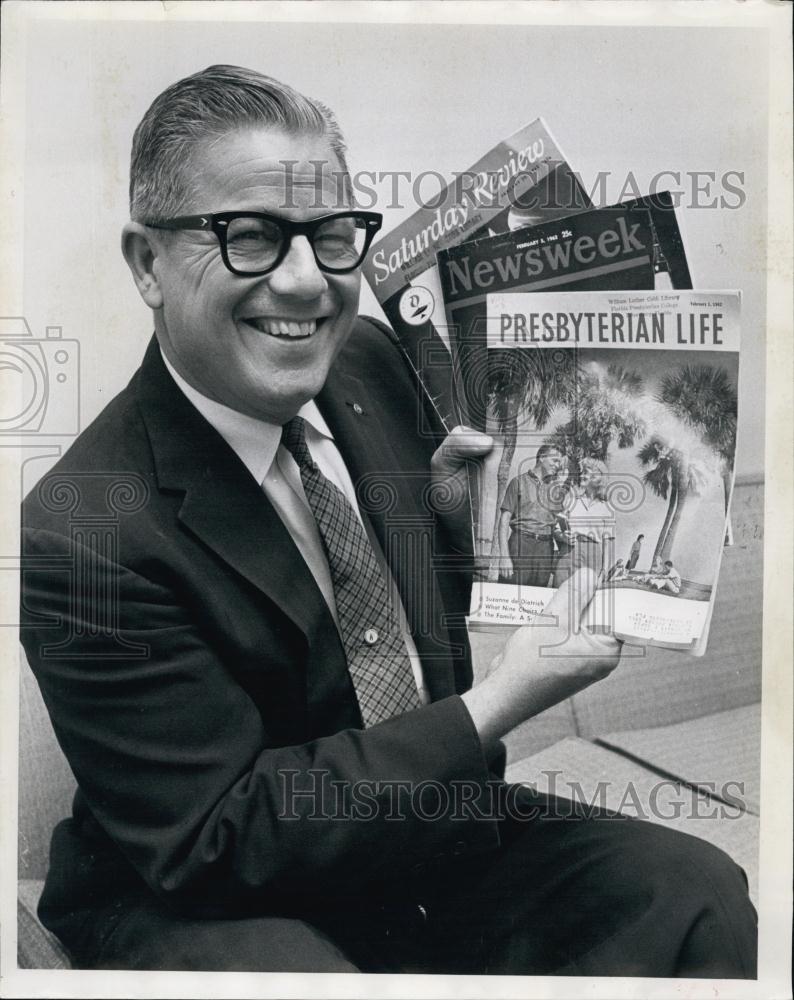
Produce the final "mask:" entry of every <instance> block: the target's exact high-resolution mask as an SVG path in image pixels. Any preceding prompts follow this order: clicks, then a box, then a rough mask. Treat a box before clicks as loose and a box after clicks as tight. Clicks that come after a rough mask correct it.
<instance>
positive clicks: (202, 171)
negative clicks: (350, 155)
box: [192, 128, 349, 211]
mask: <svg viewBox="0 0 794 1000" xmlns="http://www.w3.org/2000/svg"><path fill="white" fill-rule="evenodd" d="M192 160H193V166H194V168H195V181H196V183H195V185H194V190H196V192H197V194H198V195H199V197H203V198H204V199H205V200H206V198H207V197H209V198H211V200H212V202H213V204H212V205H211V206H207V207H205V208H204V209H202V210H205V211H209V210H210V209H214V210H218V207H219V206H218V205H217V204H215V202H217V201H218V200H219V199H220V200H221V201H224V200H225V201H229V199H232V200H233V201H234V202H235V203H234V204H231V203H229V206H228V207H231V208H237V207H240V208H243V207H251V208H254V207H256V206H257V205H259V204H260V202H263V201H264V202H265V203H266V207H267V208H268V209H275V208H283V209H285V210H289V209H291V208H307V207H313V206H316V207H317V208H323V209H326V210H329V211H330V210H341V209H343V208H345V207H347V206H348V204H349V199H348V191H349V181H348V178H347V175H346V172H345V171H344V170H343V168H342V166H341V164H340V163H339V159H338V158H337V156H336V154H335V153H334V151H333V150H332V149H331V147H330V145H329V144H328V140H327V139H326V138H325V137H324V136H320V135H313V134H308V135H303V134H300V135H289V134H287V133H284V132H281V131H279V130H275V129H265V128H259V129H254V128H252V129H244V130H240V129H238V130H234V131H230V132H228V133H225V134H224V135H221V136H216V137H213V138H212V139H211V140H203V141H201V142H199V143H197V145H196V147H195V149H194V151H193V156H192Z"/></svg>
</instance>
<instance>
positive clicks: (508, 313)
mask: <svg viewBox="0 0 794 1000" xmlns="http://www.w3.org/2000/svg"><path fill="white" fill-rule="evenodd" d="M739 309H740V295H739V293H738V292H726V291H680V292H679V291H671V292H669V291H645V292H639V293H638V292H610V291H596V292H562V293H558V292H540V293H534V294H526V293H505V294H493V295H489V296H488V298H487V328H486V337H487V351H488V355H489V358H491V359H492V360H493V361H494V362H495V363H494V364H493V365H492V366H491V372H492V373H493V372H496V373H498V377H497V378H495V379H492V381H491V383H490V384H491V392H490V397H489V400H488V407H487V410H488V412H487V418H488V419H487V421H486V427H487V429H488V430H489V431H490V432H492V433H493V434H494V436H495V438H496V439H497V448H496V449H495V452H494V455H493V457H492V459H491V461H490V462H489V463H488V465H487V466H486V467H485V469H484V471H483V473H482V475H481V484H480V493H479V505H478V524H477V530H476V534H477V540H478V541H477V555H478V557H479V564H480V566H481V567H482V574H481V576H482V577H483V578H482V579H480V580H479V581H478V582H477V583H475V585H474V588H473V592H472V603H471V613H470V617H469V627H470V629H475V630H476V629H482V628H494V627H496V628H498V627H500V626H503V625H511V626H514V625H516V624H521V623H523V622H526V621H529V620H530V619H531V617H532V616H533V615H534V614H536V613H537V612H539V611H540V610H541V609H542V608H543V606H544V605H545V604H546V602H547V601H548V599H549V598H550V596H551V592H552V590H551V588H553V587H558V586H560V585H561V584H563V583H564V582H565V580H566V579H568V577H570V576H571V574H572V573H573V572H575V571H576V570H577V569H579V568H589V569H591V570H593V572H595V573H596V575H597V579H598V590H597V592H596V597H595V598H594V600H593V602H592V605H591V607H590V609H589V611H588V616H587V619H586V621H587V624H588V626H589V627H591V628H593V629H595V630H600V631H609V632H613V633H614V634H615V635H616V636H618V637H619V638H622V639H624V640H627V641H631V642H634V643H640V644H648V645H655V646H662V647H667V648H674V649H681V650H687V651H689V652H692V653H694V654H695V655H701V654H702V653H703V652H704V651H705V644H706V638H707V632H708V624H709V619H710V615H711V609H712V607H713V601H714V593H715V587H716V582H717V575H718V572H719V565H720V558H721V553H722V547H723V539H724V534H725V525H726V519H727V512H728V508H729V505H730V497H731V490H732V483H733V466H734V453H735V447H736V421H737V379H738V365H739ZM550 376H551V377H550ZM508 397H511V398H510V399H508ZM511 412H512V413H513V414H514V417H513V419H512V420H511V421H510V422H505V419H504V418H505V414H508V413H511Z"/></svg>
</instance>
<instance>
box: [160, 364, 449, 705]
mask: <svg viewBox="0 0 794 1000" xmlns="http://www.w3.org/2000/svg"><path fill="white" fill-rule="evenodd" d="M161 353H162V352H161ZM162 358H163V363H164V364H165V367H166V368H167V369H168V371H169V373H170V375H171V377H172V378H173V380H174V381H175V382H176V384H177V385H178V386H179V388H180V389H181V390H182V392H183V393H184V395H185V396H186V397H187V399H188V400H189V401H190V402H191V403H192V404H193V406H195V408H196V409H197V410H198V411H199V413H200V414H201V415H202V416H203V417H204V419H205V420H206V421H207V422H208V423H209V424H210V425H211V426H212V427H214V428H215V430H216V431H217V432H218V433H219V434H220V435H221V437H222V438H223V439H224V440H225V441H226V443H227V444H228V445H229V447H230V448H231V449H232V450H233V451H234V452H235V453H236V455H237V456H238V458H239V459H240V461H241V462H242V463H243V465H244V466H245V467H246V469H248V471H249V472H250V473H251V475H252V476H253V477H254V479H255V480H256V482H257V483H259V485H260V486H261V487H262V489H263V490H264V493H265V496H266V497H267V498H268V500H269V501H270V502H271V504H272V505H273V507H274V508H275V510H276V513H277V514H278V516H279V517H280V518H281V520H282V522H283V523H284V526H285V528H286V529H287V531H289V533H290V535H291V536H292V540H293V541H294V542H295V545H296V546H297V548H298V551H299V552H300V554H301V555H302V556H303V559H304V561H305V562H306V565H307V566H308V567H309V571H310V572H311V574H312V576H313V577H314V580H315V582H316V583H317V586H318V587H319V589H320V593H321V594H322V595H323V597H324V599H325V603H326V604H327V605H328V608H329V610H330V612H331V614H332V615H333V617H334V621H335V622H336V627H337V629H338V628H339V619H338V617H337V613H336V601H335V599H334V587H333V583H332V581H331V570H330V568H329V566H328V560H327V559H326V557H325V550H324V549H323V543H322V539H321V538H320V532H319V529H318V528H317V522H316V521H315V519H314V515H313V514H312V512H311V508H310V507H309V502H308V500H307V499H306V494H305V493H304V490H303V483H302V482H301V477H300V470H299V469H298V464H297V462H296V461H295V459H294V458H293V457H292V455H291V454H290V453H289V452H288V451H287V449H286V448H284V447H283V445H282V444H281V427H280V426H279V425H278V424H270V423H267V422H265V421H264V420H258V419H257V418H256V417H249V416H248V415H247V414H245V413H239V412H238V411H237V410H233V409H231V407H228V406H225V405H224V404H223V403H217V402H216V401H215V400H213V399H210V398H209V397H208V396H205V395H203V393H200V392H198V391H197V390H196V389H194V388H193V386H192V385H190V384H188V383H187V382H186V381H185V379H184V378H182V376H181V375H180V374H179V372H177V371H176V370H175V369H174V367H173V365H172V364H171V363H170V362H169V361H168V359H167V358H166V357H165V355H162ZM298 416H301V417H303V419H304V421H305V422H306V444H307V445H308V448H309V452H310V454H311V456H312V458H313V459H314V461H315V462H316V463H317V465H318V466H319V468H320V471H321V472H322V474H323V475H324V476H325V477H326V479H329V480H330V481H331V482H332V483H333V484H334V485H335V486H337V487H338V488H339V489H340V490H341V491H342V492H343V493H344V495H345V497H346V498H347V499H348V501H349V502H350V505H351V506H352V508H353V510H354V511H355V513H356V516H357V517H358V519H359V520H360V521H361V523H362V525H363V526H364V528H365V530H366V531H367V534H368V536H369V539H370V542H371V543H372V548H373V551H374V552H375V556H376V558H377V560H378V562H379V564H380V566H381V569H382V571H383V574H384V578H385V580H386V582H387V584H388V586H389V589H390V593H391V600H392V605H393V607H394V609H395V611H396V613H397V617H398V621H399V625H400V630H401V632H402V635H403V639H404V640H405V646H406V649H407V651H408V655H409V657H410V660H411V669H412V670H413V674H414V679H415V681H416V687H417V690H418V691H419V697H420V699H421V701H422V703H423V704H427V702H428V701H429V700H430V699H429V696H428V693H427V689H426V688H425V684H424V676H423V674H422V665H421V662H420V660H419V654H418V653H417V651H416V646H415V644H414V641H413V639H412V637H411V634H410V631H409V629H408V622H407V618H406V614H405V609H404V608H403V605H402V601H401V599H400V595H399V593H398V591H397V586H396V584H395V582H394V577H393V576H392V575H391V572H390V571H389V569H388V566H387V565H386V561H385V559H384V558H383V553H382V552H381V549H380V546H379V545H378V543H377V540H376V539H375V538H373V535H372V532H371V531H370V530H369V527H368V525H367V523H366V522H365V521H364V519H363V518H362V517H361V511H360V510H359V507H358V501H357V499H356V491H355V488H354V486H353V482H352V480H351V478H350V473H349V472H348V471H347V467H346V466H345V463H344V461H343V459H342V456H341V455H340V454H339V449H338V448H337V447H336V444H335V442H334V437H333V434H332V433H331V431H330V429H329V427H328V424H326V422H325V420H324V419H323V416H322V414H321V413H320V411H319V410H318V408H317V404H316V403H315V402H314V400H311V401H310V402H308V403H306V405H305V406H302V407H301V409H300V410H299V412H298Z"/></svg>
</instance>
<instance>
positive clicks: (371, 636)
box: [364, 628, 380, 646]
mask: <svg viewBox="0 0 794 1000" xmlns="http://www.w3.org/2000/svg"><path fill="white" fill-rule="evenodd" d="M379 638H380V635H379V634H378V630H377V629H376V628H368V629H367V631H366V632H365V633H364V642H365V643H366V644H367V645H368V646H374V645H375V643H376V642H377V641H378V639H379Z"/></svg>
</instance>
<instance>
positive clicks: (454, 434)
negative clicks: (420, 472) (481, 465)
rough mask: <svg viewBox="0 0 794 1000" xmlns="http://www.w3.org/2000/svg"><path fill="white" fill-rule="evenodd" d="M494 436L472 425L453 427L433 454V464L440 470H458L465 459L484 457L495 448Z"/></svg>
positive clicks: (448, 471)
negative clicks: (475, 428) (477, 429)
mask: <svg viewBox="0 0 794 1000" xmlns="http://www.w3.org/2000/svg"><path fill="white" fill-rule="evenodd" d="M493 444H494V441H493V438H492V437H491V436H490V434H483V433H482V432H481V431H475V430H474V429H473V428H471V427H465V426H463V425H460V426H458V427H453V429H452V430H451V431H450V432H449V434H448V435H447V436H446V438H444V440H443V441H442V443H441V445H440V446H439V448H438V449H437V450H436V452H435V454H434V455H433V466H434V468H435V469H437V470H438V471H439V472H446V473H447V474H452V473H454V472H457V471H458V469H459V468H460V467H461V465H462V464H463V462H464V461H466V460H467V459H470V458H482V456H483V455H487V454H488V453H489V452H490V451H491V449H492V448H493Z"/></svg>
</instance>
